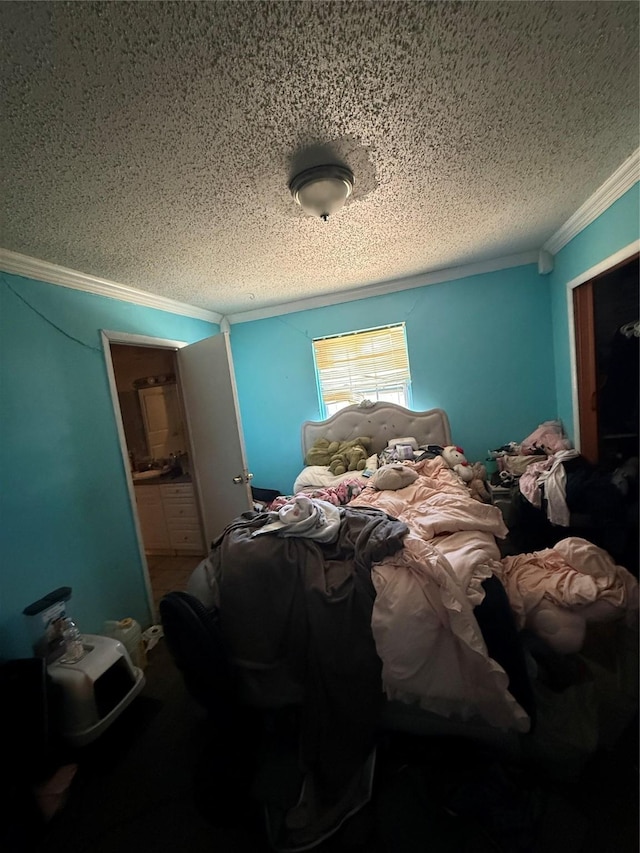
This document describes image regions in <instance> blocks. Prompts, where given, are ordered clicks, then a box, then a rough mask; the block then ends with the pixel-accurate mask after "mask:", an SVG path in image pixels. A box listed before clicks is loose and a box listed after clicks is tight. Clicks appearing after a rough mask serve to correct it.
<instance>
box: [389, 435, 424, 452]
mask: <svg viewBox="0 0 640 853" xmlns="http://www.w3.org/2000/svg"><path fill="white" fill-rule="evenodd" d="M398 444H408V445H409V446H410V447H411V448H412V449H413V450H417V449H418V442H417V441H416V440H415V438H413V437H412V436H410V435H408V436H405V438H390V439H389V441H388V442H387V447H396V446H397V445H398Z"/></svg>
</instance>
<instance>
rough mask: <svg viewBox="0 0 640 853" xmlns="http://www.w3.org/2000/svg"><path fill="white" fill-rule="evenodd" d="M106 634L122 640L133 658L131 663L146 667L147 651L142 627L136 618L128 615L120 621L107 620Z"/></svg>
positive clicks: (105, 625)
mask: <svg viewBox="0 0 640 853" xmlns="http://www.w3.org/2000/svg"><path fill="white" fill-rule="evenodd" d="M104 630H105V634H107V636H109V637H113V638H114V640H120V642H121V643H122V645H123V646H124V647H125V649H126V650H127V652H128V653H129V657H130V658H131V663H132V664H133V665H134V666H137V667H140V669H144V668H145V666H146V665H147V653H146V651H145V647H144V640H143V639H142V629H141V628H140V625H138V623H137V622H136V620H135V619H131V618H130V617H127V618H126V619H120V621H119V622H105V623H104Z"/></svg>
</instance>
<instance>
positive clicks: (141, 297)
mask: <svg viewBox="0 0 640 853" xmlns="http://www.w3.org/2000/svg"><path fill="white" fill-rule="evenodd" d="M0 269H1V270H4V271H5V272H8V273H13V274H15V275H21V276H25V277H26V278H32V279H36V280H37V281H43V282H46V283H47V284H58V285H61V286H62V287H70V288H72V289H73V290H84V291H85V292H87V293H95V294H97V295H98V296H107V297H110V298H111V299H119V300H121V301H122V302H133V303H134V304H136V305H142V306H144V307H146V308H157V309H158V310H159V311H168V312H170V313H171V314H180V315H181V316H184V317H192V318H193V319H195V320H207V321H208V322H209V323H219V322H220V320H221V319H222V315H221V314H218V313H216V312H215V311H208V310H207V309H206V308H197V307H196V306H194V305H187V304H186V303H185V302H177V301H175V300H173V299H168V298H167V297H165V296H156V295H155V294H153V293H149V292H148V291H145V290H136V288H134V287H128V286H127V285H125V284H117V283H116V282H114V281H108V280H107V279H106V278H97V277H96V276H93V275H88V274H87V273H83V272H78V270H71V269H68V268H67V267H61V266H58V264H52V263H49V261H40V260H38V259H37V258H30V257H29V256H28V255H21V254H19V253H18V252H11V251H10V250H9V249H1V248H0Z"/></svg>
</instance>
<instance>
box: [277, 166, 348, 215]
mask: <svg viewBox="0 0 640 853" xmlns="http://www.w3.org/2000/svg"><path fill="white" fill-rule="evenodd" d="M289 189H290V190H291V195H292V196H293V197H294V199H295V200H296V201H297V202H298V204H299V205H300V207H301V208H302V209H303V210H304V212H305V213H306V214H307V215H308V216H319V217H320V219H324V221H325V222H326V221H327V219H328V218H329V215H330V214H332V213H335V212H336V210H340V208H341V207H342V206H343V205H344V203H345V201H346V200H347V199H348V198H349V196H350V195H351V193H352V191H353V174H352V173H351V171H350V170H349V169H347V168H346V167H344V166H314V167H313V168H312V169H305V171H304V172H300V174H299V175H296V176H295V178H294V179H293V180H292V181H291V183H290V184H289Z"/></svg>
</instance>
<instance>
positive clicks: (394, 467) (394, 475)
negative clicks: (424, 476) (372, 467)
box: [369, 462, 418, 491]
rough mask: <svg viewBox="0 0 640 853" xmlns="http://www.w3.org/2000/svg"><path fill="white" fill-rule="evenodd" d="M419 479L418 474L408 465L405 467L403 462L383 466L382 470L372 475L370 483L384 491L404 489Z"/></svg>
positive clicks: (379, 469)
mask: <svg viewBox="0 0 640 853" xmlns="http://www.w3.org/2000/svg"><path fill="white" fill-rule="evenodd" d="M417 479H418V472H417V471H416V470H415V469H413V468H409V466H408V465H403V464H402V462H392V463H391V464H390V465H383V466H382V467H381V468H378V470H377V471H376V472H375V474H372V476H371V479H370V480H369V482H370V483H371V485H372V486H373V487H374V489H378V490H379V491H382V490H383V489H390V490H391V491H396V490H397V489H404V487H405V486H410V485H411V483H413V481H414V480H417Z"/></svg>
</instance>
